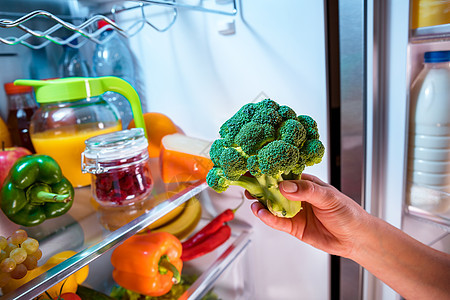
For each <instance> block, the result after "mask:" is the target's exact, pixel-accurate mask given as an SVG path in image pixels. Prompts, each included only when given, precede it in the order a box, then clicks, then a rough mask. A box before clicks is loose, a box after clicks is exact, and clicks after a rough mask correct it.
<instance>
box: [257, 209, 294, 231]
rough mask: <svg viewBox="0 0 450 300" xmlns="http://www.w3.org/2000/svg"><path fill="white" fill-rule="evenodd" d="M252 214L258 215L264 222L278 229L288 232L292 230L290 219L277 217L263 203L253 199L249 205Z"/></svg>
mask: <svg viewBox="0 0 450 300" xmlns="http://www.w3.org/2000/svg"><path fill="white" fill-rule="evenodd" d="M251 209H252V212H253V214H254V215H255V216H256V217H258V218H259V219H260V220H261V221H262V222H263V223H264V224H266V225H268V226H270V227H272V228H274V229H276V230H280V231H284V232H287V233H290V232H291V231H292V222H291V220H290V219H286V218H278V217H276V216H274V215H273V214H272V213H271V212H270V211H268V210H267V209H266V208H265V207H264V205H262V204H261V203H260V202H258V201H255V202H253V203H252V205H251Z"/></svg>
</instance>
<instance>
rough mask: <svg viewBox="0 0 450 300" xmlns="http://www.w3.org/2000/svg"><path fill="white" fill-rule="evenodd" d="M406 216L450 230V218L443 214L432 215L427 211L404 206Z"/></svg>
mask: <svg viewBox="0 0 450 300" xmlns="http://www.w3.org/2000/svg"><path fill="white" fill-rule="evenodd" d="M406 214H407V215H410V216H411V217H415V218H417V219H420V220H422V221H427V222H430V223H432V224H435V225H438V226H441V227H443V228H444V229H446V230H447V231H449V230H450V216H449V215H445V214H438V213H432V212H429V211H427V210H424V209H421V208H418V207H415V206H412V205H408V206H406Z"/></svg>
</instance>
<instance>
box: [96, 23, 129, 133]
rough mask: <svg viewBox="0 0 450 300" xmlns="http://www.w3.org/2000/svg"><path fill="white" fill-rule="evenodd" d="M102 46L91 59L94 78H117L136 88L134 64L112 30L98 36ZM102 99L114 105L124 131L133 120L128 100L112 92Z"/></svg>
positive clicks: (126, 48) (121, 41)
mask: <svg viewBox="0 0 450 300" xmlns="http://www.w3.org/2000/svg"><path fill="white" fill-rule="evenodd" d="M107 24H108V23H107V22H106V21H104V20H100V21H99V22H98V27H99V28H102V27H103V26H105V25H107ZM99 39H100V40H101V41H106V42H105V43H103V44H98V45H97V46H96V47H95V51H94V57H93V71H94V75H95V76H117V77H120V78H122V79H124V80H126V81H127V82H128V83H129V84H131V85H132V86H134V87H135V86H136V80H135V76H134V74H135V73H134V71H135V70H134V64H133V58H132V56H131V52H130V50H129V49H128V47H127V45H126V44H125V43H124V41H123V40H122V39H120V36H119V35H118V34H117V33H116V32H115V31H114V30H112V29H107V30H105V31H104V32H102V34H101V35H100V38H99ZM103 98H104V99H105V100H106V101H107V102H108V103H110V104H112V105H114V106H115V107H116V108H117V109H118V111H119V113H120V117H121V119H122V127H123V128H124V129H125V128H127V127H128V124H129V123H130V121H131V120H132V119H133V113H132V111H131V106H130V103H129V102H128V100H127V99H126V98H124V97H122V95H120V94H117V93H114V92H106V93H105V94H104V95H103Z"/></svg>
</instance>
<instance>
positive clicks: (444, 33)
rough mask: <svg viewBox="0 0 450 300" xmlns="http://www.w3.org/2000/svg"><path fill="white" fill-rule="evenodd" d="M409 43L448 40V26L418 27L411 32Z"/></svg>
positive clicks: (449, 33)
mask: <svg viewBox="0 0 450 300" xmlns="http://www.w3.org/2000/svg"><path fill="white" fill-rule="evenodd" d="M410 34H411V42H413V43H420V42H429V41H430V40H448V39H450V24H443V25H436V26H428V27H420V28H416V29H412V30H411V33H410Z"/></svg>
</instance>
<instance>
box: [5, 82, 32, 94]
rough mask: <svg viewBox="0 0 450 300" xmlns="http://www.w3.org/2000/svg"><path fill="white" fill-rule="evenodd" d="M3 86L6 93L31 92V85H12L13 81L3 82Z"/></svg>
mask: <svg viewBox="0 0 450 300" xmlns="http://www.w3.org/2000/svg"><path fill="white" fill-rule="evenodd" d="M3 86H4V88H5V92H6V94H7V95H14V94H24V93H31V92H33V88H32V87H31V86H23V85H14V82H8V83H5V84H4V85H3Z"/></svg>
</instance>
